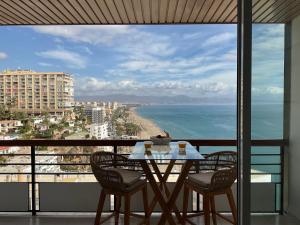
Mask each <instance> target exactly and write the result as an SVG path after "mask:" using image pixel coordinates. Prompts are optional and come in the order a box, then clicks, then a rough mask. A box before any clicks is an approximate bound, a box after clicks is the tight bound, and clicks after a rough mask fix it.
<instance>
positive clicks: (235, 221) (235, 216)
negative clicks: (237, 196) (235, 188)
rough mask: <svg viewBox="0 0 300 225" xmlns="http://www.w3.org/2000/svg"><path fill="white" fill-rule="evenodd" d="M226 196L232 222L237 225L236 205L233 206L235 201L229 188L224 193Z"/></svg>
mask: <svg viewBox="0 0 300 225" xmlns="http://www.w3.org/2000/svg"><path fill="white" fill-rule="evenodd" d="M226 195H227V198H228V201H229V205H230V209H231V212H232V217H233V222H234V224H237V209H236V205H235V201H234V197H233V193H232V190H231V188H229V189H228V190H227V191H226Z"/></svg>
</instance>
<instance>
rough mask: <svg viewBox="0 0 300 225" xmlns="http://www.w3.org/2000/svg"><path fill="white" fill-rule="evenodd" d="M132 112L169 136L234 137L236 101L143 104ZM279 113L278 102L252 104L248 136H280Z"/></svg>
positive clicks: (263, 137) (281, 126)
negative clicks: (250, 131) (221, 102)
mask: <svg viewBox="0 0 300 225" xmlns="http://www.w3.org/2000/svg"><path fill="white" fill-rule="evenodd" d="M266 105H267V106H268V107H264V106H266ZM270 106H271V107H270ZM135 111H136V113H137V114H138V115H139V116H141V117H143V118H145V119H148V120H151V121H152V122H153V123H154V124H156V125H157V126H158V127H159V128H160V129H162V130H166V131H168V132H170V134H171V136H172V137H173V138H195V139H236V127H237V126H236V122H237V121H236V118H237V110H236V104H151V105H150V104H147V105H145V104H144V105H139V106H136V107H135ZM282 115H283V104H282V103H281V104H280V103H269V104H262V103H254V104H253V105H252V138H253V139H281V138H282V136H283V134H282V133H283V121H282Z"/></svg>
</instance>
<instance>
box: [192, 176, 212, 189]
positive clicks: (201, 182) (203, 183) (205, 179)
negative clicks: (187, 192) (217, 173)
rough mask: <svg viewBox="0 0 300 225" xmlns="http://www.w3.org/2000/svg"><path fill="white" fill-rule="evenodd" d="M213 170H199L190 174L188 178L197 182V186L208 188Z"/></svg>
mask: <svg viewBox="0 0 300 225" xmlns="http://www.w3.org/2000/svg"><path fill="white" fill-rule="evenodd" d="M213 175H214V172H200V173H195V174H190V175H189V176H188V180H189V181H190V182H193V183H195V184H197V185H198V186H199V187H203V188H209V186H210V184H211V178H212V176H213Z"/></svg>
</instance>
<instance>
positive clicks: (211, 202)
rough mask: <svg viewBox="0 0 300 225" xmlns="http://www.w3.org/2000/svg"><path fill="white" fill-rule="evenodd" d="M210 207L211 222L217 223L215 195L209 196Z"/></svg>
mask: <svg viewBox="0 0 300 225" xmlns="http://www.w3.org/2000/svg"><path fill="white" fill-rule="evenodd" d="M210 207H211V215H212V220H213V224H214V225H217V215H216V205H215V196H213V195H212V196H210Z"/></svg>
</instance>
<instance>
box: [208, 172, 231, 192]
mask: <svg viewBox="0 0 300 225" xmlns="http://www.w3.org/2000/svg"><path fill="white" fill-rule="evenodd" d="M235 180H236V170H235V168H231V169H224V170H218V171H216V172H215V173H214V175H213V176H212V178H211V184H210V189H212V190H219V189H224V188H229V187H231V185H232V184H233V183H234V181H235Z"/></svg>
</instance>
